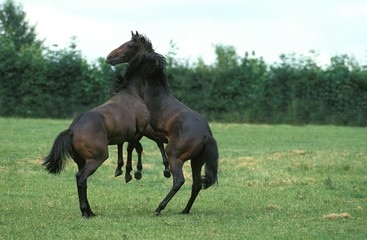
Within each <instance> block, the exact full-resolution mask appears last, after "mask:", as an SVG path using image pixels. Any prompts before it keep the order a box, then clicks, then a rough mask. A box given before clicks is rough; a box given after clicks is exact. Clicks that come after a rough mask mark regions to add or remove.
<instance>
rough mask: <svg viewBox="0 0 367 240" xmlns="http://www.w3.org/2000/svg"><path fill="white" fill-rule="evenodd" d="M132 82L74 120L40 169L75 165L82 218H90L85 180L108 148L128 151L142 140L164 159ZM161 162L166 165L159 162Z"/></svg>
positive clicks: (57, 169)
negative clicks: (123, 147)
mask: <svg viewBox="0 0 367 240" xmlns="http://www.w3.org/2000/svg"><path fill="white" fill-rule="evenodd" d="M134 85H135V83H134V82H130V83H128V84H127V83H126V82H125V86H124V87H122V88H121V89H120V91H119V92H117V93H116V94H115V95H114V96H113V97H112V98H111V99H109V100H108V101H107V102H105V103H104V104H102V105H101V106H98V107H96V108H94V109H92V110H90V111H88V112H85V113H82V114H80V115H79V116H78V117H76V118H75V119H74V120H73V122H72V123H71V125H70V126H69V128H68V129H66V130H64V131H62V132H61V133H60V134H59V135H58V136H57V137H56V139H55V141H54V144H53V146H52V149H51V151H50V153H49V155H48V156H47V157H45V159H44V163H43V165H45V167H46V169H47V170H48V172H49V173H51V174H58V173H60V172H61V170H62V169H63V168H64V165H65V164H64V163H65V161H66V160H67V159H68V157H71V158H72V159H73V160H74V162H75V163H76V164H77V165H78V170H79V171H78V173H77V174H76V184H77V189H78V197H79V204H80V211H81V212H82V216H83V217H86V218H88V217H91V216H94V213H93V212H92V210H91V208H90V206H89V202H88V198H87V179H88V177H89V176H90V175H92V174H93V173H94V172H95V171H96V170H97V169H98V167H99V166H100V165H101V164H102V163H103V162H104V161H105V160H106V159H107V158H108V145H116V144H121V143H123V142H129V144H131V148H135V146H136V144H137V143H138V142H139V140H140V139H141V138H142V136H143V135H144V136H147V137H148V138H150V139H152V140H155V141H156V142H157V145H158V147H159V148H160V150H161V153H162V157H163V159H164V158H165V157H166V155H165V154H164V149H163V142H161V141H158V140H157V139H159V138H158V137H157V136H156V133H155V132H154V130H153V129H152V128H151V126H150V124H149V122H150V113H149V111H148V109H147V106H146V104H145V102H144V101H143V99H142V96H139V95H138V92H137V91H136V86H134ZM163 162H167V161H166V160H163Z"/></svg>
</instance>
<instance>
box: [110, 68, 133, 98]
mask: <svg viewBox="0 0 367 240" xmlns="http://www.w3.org/2000/svg"><path fill="white" fill-rule="evenodd" d="M115 77H116V78H115V81H114V83H113V85H112V87H111V89H110V92H111V93H112V94H116V93H118V92H119V91H121V90H122V89H123V88H126V87H127V86H128V85H129V81H128V80H127V78H126V77H124V76H122V75H121V73H120V71H118V70H115Z"/></svg>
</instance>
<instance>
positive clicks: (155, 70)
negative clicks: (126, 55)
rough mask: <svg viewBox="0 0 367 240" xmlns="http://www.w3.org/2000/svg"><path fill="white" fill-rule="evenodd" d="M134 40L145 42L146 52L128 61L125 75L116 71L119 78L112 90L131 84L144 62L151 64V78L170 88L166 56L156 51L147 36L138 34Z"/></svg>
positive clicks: (115, 91)
mask: <svg viewBox="0 0 367 240" xmlns="http://www.w3.org/2000/svg"><path fill="white" fill-rule="evenodd" d="M132 40H134V41H138V42H139V43H140V44H143V48H144V52H143V54H137V55H136V56H135V57H133V58H132V59H131V60H130V61H129V62H128V65H127V68H126V71H125V75H124V76H121V74H120V73H119V72H116V78H117V80H116V82H115V84H114V86H113V88H112V90H111V91H112V92H113V93H117V92H118V91H120V90H121V89H122V88H125V87H126V86H127V85H128V84H129V80H130V79H131V76H132V75H133V74H134V73H136V72H137V71H139V69H140V68H141V66H142V65H144V64H149V68H148V71H149V74H148V78H149V80H150V81H151V80H152V81H159V82H160V83H161V84H163V86H164V87H165V88H166V89H169V86H168V82H167V78H166V74H165V70H166V66H167V61H166V58H165V57H164V56H163V55H161V54H159V53H156V52H155V51H154V49H153V46H152V43H151V41H150V40H149V39H148V38H147V37H146V36H144V35H141V34H139V35H138V36H134V37H133V38H132Z"/></svg>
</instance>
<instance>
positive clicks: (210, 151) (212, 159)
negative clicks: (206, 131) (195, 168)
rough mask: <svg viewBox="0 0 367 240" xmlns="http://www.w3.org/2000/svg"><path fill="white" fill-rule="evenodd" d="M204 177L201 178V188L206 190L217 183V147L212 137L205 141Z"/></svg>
mask: <svg viewBox="0 0 367 240" xmlns="http://www.w3.org/2000/svg"><path fill="white" fill-rule="evenodd" d="M203 157H204V159H205V175H204V176H203V178H202V183H203V188H204V189H205V188H208V187H210V186H211V185H213V184H214V183H216V182H217V180H218V179H217V175H218V158H219V154H218V147H217V142H216V141H215V139H214V138H213V137H212V136H208V137H207V138H206V141H205V148H204V155H203Z"/></svg>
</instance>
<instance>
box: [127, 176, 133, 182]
mask: <svg viewBox="0 0 367 240" xmlns="http://www.w3.org/2000/svg"><path fill="white" fill-rule="evenodd" d="M131 179H133V177H132V176H131V175H128V176H125V182H126V183H128V182H130V181H131Z"/></svg>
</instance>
